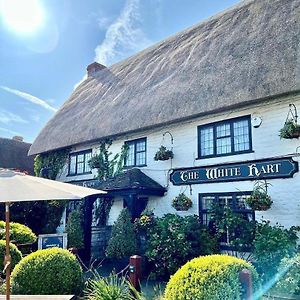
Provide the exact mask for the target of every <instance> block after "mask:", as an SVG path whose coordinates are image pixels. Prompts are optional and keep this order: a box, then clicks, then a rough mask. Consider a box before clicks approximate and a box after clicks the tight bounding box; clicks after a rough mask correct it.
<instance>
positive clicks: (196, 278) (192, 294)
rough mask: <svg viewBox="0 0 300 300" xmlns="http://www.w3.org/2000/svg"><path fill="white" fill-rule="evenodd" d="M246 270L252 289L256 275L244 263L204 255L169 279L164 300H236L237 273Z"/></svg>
mask: <svg viewBox="0 0 300 300" xmlns="http://www.w3.org/2000/svg"><path fill="white" fill-rule="evenodd" d="M243 269H248V270H250V271H251V273H252V275H253V281H254V285H255V289H257V288H258V274H257V272H256V271H255V269H254V267H253V266H252V265H251V264H249V263H247V262H246V261H244V260H242V259H239V258H236V257H233V256H228V255H208V256H202V257H199V258H194V259H193V260H191V261H189V262H187V263H186V264H185V265H184V266H183V267H181V268H180V269H179V270H178V271H177V272H176V273H175V274H174V275H173V276H171V279H170V280H169V282H168V284H167V287H166V290H165V300H174V299H176V300H183V299H184V300H188V299H191V300H192V299H197V300H218V299H220V300H221V299H226V300H239V299H241V292H242V290H241V285H240V283H239V272H240V271H241V270H243Z"/></svg>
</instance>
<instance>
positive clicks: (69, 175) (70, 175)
mask: <svg viewBox="0 0 300 300" xmlns="http://www.w3.org/2000/svg"><path fill="white" fill-rule="evenodd" d="M90 174H93V173H92V172H86V173H77V174H68V175H67V177H75V176H82V175H90Z"/></svg>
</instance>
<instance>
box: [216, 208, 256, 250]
mask: <svg viewBox="0 0 300 300" xmlns="http://www.w3.org/2000/svg"><path fill="white" fill-rule="evenodd" d="M211 222H213V224H214V225H213V228H211V229H210V230H211V233H212V234H214V235H215V236H216V238H217V239H218V240H219V241H222V240H223V238H224V235H226V236H228V237H229V241H227V245H228V246H230V247H232V249H234V251H233V253H234V252H235V251H239V252H243V251H248V250H249V249H250V248H251V247H252V241H253V239H254V234H255V221H249V220H248V219H245V217H244V215H241V214H238V213H235V212H234V211H233V210H232V209H231V208H230V207H229V206H225V207H224V206H222V205H220V204H219V203H214V204H213V206H212V211H211Z"/></svg>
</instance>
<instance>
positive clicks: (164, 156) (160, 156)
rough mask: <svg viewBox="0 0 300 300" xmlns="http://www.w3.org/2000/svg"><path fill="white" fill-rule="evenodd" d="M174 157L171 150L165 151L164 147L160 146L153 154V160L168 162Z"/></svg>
mask: <svg viewBox="0 0 300 300" xmlns="http://www.w3.org/2000/svg"><path fill="white" fill-rule="evenodd" d="M173 157H174V154H173V151H172V150H167V148H166V147H165V146H160V148H159V149H158V151H157V152H156V153H155V156H154V160H168V159H170V158H171V159H172V158H173Z"/></svg>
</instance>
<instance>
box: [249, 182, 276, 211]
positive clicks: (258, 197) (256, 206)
mask: <svg viewBox="0 0 300 300" xmlns="http://www.w3.org/2000/svg"><path fill="white" fill-rule="evenodd" d="M246 203H247V204H248V205H249V207H250V208H252V209H253V210H260V211H264V210H268V209H269V208H270V207H271V205H272V203H273V201H272V199H271V197H270V196H269V195H268V192H267V183H265V184H264V185H262V184H260V183H257V184H256V185H255V187H254V189H253V192H252V194H251V196H250V197H249V198H247V199H246Z"/></svg>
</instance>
